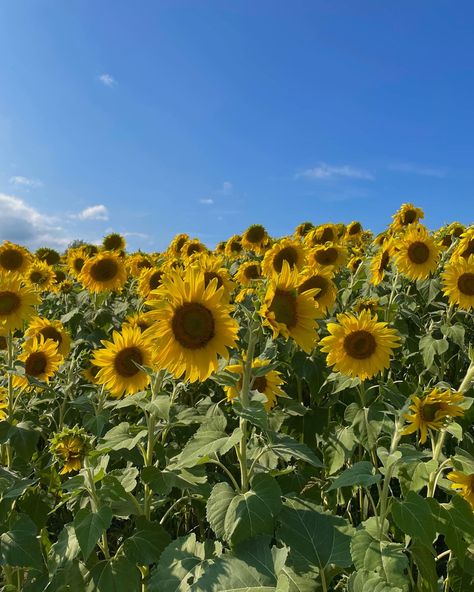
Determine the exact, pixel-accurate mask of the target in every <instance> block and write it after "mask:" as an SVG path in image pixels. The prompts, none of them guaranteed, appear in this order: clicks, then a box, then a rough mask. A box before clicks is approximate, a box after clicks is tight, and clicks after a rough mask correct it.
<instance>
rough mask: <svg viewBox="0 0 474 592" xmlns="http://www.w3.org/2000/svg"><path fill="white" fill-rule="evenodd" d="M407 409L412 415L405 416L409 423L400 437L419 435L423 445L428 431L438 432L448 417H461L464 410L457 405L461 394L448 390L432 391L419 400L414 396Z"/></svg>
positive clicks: (461, 398)
mask: <svg viewBox="0 0 474 592" xmlns="http://www.w3.org/2000/svg"><path fill="white" fill-rule="evenodd" d="M411 400H412V404H411V405H410V407H409V409H410V411H412V414H411V415H410V414H408V413H406V414H405V419H406V420H407V421H408V422H409V424H410V425H408V426H407V427H406V428H405V429H404V430H403V431H402V435H403V436H405V435H407V434H412V433H413V432H419V433H420V442H421V443H422V444H424V443H425V442H426V438H427V436H428V430H440V429H441V428H442V427H444V425H445V424H446V420H447V419H448V418H450V417H461V416H462V415H463V414H464V409H463V408H462V407H460V406H459V405H458V403H462V401H463V400H464V396H463V395H462V394H461V393H456V392H452V391H450V390H444V391H441V390H439V389H436V388H435V389H433V390H432V391H431V392H430V393H428V394H427V395H426V396H425V397H423V398H420V397H417V396H416V395H414V396H413V397H412V399H411Z"/></svg>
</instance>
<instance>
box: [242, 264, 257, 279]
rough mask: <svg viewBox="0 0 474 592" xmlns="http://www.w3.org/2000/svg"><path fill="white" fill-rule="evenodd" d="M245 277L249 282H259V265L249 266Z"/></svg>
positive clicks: (245, 270)
mask: <svg viewBox="0 0 474 592" xmlns="http://www.w3.org/2000/svg"><path fill="white" fill-rule="evenodd" d="M244 275H245V277H246V278H247V279H248V280H258V278H259V277H261V276H260V269H259V267H258V265H247V267H246V268H245V269H244Z"/></svg>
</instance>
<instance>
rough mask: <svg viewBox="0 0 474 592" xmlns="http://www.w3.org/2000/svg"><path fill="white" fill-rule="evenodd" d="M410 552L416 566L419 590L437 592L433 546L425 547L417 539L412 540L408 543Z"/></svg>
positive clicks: (421, 591)
mask: <svg viewBox="0 0 474 592" xmlns="http://www.w3.org/2000/svg"><path fill="white" fill-rule="evenodd" d="M410 553H411V555H412V557H413V560H414V562H415V563H416V567H417V568H418V588H419V590H420V592H438V574H437V573H436V562H435V557H434V556H435V553H433V547H427V546H426V545H423V544H422V543H420V542H419V541H414V542H412V544H411V545H410Z"/></svg>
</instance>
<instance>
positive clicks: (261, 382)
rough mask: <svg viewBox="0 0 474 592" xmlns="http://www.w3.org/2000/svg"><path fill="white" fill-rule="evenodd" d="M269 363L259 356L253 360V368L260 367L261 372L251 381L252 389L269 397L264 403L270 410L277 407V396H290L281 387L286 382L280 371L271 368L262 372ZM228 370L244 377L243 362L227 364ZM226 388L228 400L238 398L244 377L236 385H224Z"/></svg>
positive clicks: (267, 409)
mask: <svg viewBox="0 0 474 592" xmlns="http://www.w3.org/2000/svg"><path fill="white" fill-rule="evenodd" d="M269 363H270V362H269V361H268V360H261V359H259V358H256V359H255V360H253V362H252V369H258V370H259V373H258V376H255V377H254V378H253V380H252V381H251V383H250V390H252V391H258V392H259V393H263V394H264V395H265V396H266V397H267V401H266V402H265V404H264V407H265V409H266V411H270V409H272V408H273V407H275V405H276V403H277V397H285V398H287V397H288V395H287V394H286V393H285V392H284V391H283V390H282V389H281V388H280V387H281V385H282V384H285V382H284V380H283V379H282V377H281V374H280V372H277V371H276V370H269V371H268V372H265V373H264V374H263V373H262V370H261V369H262V368H265V367H266V366H268V365H269ZM226 370H227V371H228V372H232V373H233V374H239V375H240V376H241V377H242V376H243V373H244V367H243V363H240V364H232V365H230V366H227V367H226ZM224 390H225V392H226V394H227V400H228V401H230V402H232V401H233V400H234V399H236V398H238V396H239V394H240V391H241V390H242V378H240V379H239V381H238V383H237V384H236V385H235V386H226V387H224Z"/></svg>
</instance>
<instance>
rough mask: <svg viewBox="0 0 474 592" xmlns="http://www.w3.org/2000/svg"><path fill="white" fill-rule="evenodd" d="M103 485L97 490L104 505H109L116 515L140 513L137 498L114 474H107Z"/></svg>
mask: <svg viewBox="0 0 474 592" xmlns="http://www.w3.org/2000/svg"><path fill="white" fill-rule="evenodd" d="M101 485H102V487H101V488H100V489H99V491H98V492H97V495H98V497H99V500H100V503H101V505H102V506H107V507H109V508H110V509H111V510H112V512H113V514H114V515H115V516H120V517H124V518H125V517H127V516H130V514H139V513H140V509H139V508H137V506H136V503H137V502H136V500H135V498H134V497H133V495H132V494H131V493H129V492H128V491H126V490H125V488H124V486H123V485H122V484H121V483H120V481H119V480H118V479H117V477H115V476H114V475H110V474H109V475H106V476H105V477H104V478H103V479H102V481H101Z"/></svg>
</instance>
